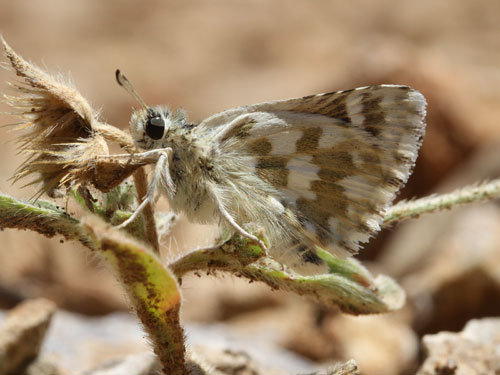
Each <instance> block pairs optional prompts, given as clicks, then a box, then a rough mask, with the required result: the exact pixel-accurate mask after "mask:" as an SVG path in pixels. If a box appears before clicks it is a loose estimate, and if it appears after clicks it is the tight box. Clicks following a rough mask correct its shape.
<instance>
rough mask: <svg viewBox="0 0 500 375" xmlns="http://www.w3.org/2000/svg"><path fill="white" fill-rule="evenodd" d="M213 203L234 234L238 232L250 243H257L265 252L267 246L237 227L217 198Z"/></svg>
mask: <svg viewBox="0 0 500 375" xmlns="http://www.w3.org/2000/svg"><path fill="white" fill-rule="evenodd" d="M215 202H216V205H217V209H218V210H219V213H220V214H221V216H222V217H223V218H224V219H225V220H226V221H227V222H228V224H229V225H230V226H232V227H233V229H234V230H236V232H238V233H239V234H240V235H241V236H243V237H246V238H248V239H250V240H252V241H255V242H257V243H258V244H259V246H260V247H261V248H262V249H263V250H264V251H267V246H266V244H265V243H264V242H263V241H261V240H260V239H258V238H257V237H256V236H254V235H253V234H250V233H248V232H247V231H246V230H245V229H243V228H242V227H240V226H239V225H238V223H237V222H236V221H235V220H234V218H233V217H232V216H231V215H230V214H229V212H227V210H226V209H225V208H224V206H223V205H222V203H221V202H220V201H219V200H218V199H217V198H215Z"/></svg>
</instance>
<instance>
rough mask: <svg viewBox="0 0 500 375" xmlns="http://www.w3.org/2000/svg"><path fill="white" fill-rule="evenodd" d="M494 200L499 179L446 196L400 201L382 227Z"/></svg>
mask: <svg viewBox="0 0 500 375" xmlns="http://www.w3.org/2000/svg"><path fill="white" fill-rule="evenodd" d="M495 198H500V179H497V180H493V181H490V182H485V183H482V184H474V185H469V186H466V187H463V188H460V189H457V190H455V191H453V192H451V193H448V194H440V195H431V196H428V197H424V198H420V199H416V200H413V201H401V202H399V203H397V204H396V205H394V206H392V207H390V208H389V209H388V210H387V213H386V215H385V217H384V225H387V224H390V223H393V222H396V221H402V220H406V219H411V218H416V217H419V216H420V215H422V214H425V213H431V212H434V211H437V210H443V209H450V208H452V207H454V206H458V205H460V204H465V203H471V202H482V201H488V200H492V199H495Z"/></svg>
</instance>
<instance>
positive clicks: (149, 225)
mask: <svg viewBox="0 0 500 375" xmlns="http://www.w3.org/2000/svg"><path fill="white" fill-rule="evenodd" d="M134 183H135V188H136V190H137V197H138V201H139V202H141V201H142V200H143V199H144V198H145V197H146V194H147V192H148V180H147V178H146V172H145V171H144V168H139V169H138V170H137V171H135V173H134ZM142 215H143V217H144V226H145V230H146V236H147V239H148V242H149V243H150V245H151V246H152V247H153V249H154V251H155V253H156V254H157V255H159V254H160V242H159V240H158V231H157V230H156V221H155V215H154V209H153V206H152V205H151V203H149V204H147V205H146V207H144V210H143V211H142Z"/></svg>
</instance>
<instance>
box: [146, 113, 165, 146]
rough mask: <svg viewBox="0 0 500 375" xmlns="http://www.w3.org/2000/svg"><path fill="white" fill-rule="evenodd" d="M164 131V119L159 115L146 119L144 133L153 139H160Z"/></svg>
mask: <svg viewBox="0 0 500 375" xmlns="http://www.w3.org/2000/svg"><path fill="white" fill-rule="evenodd" d="M164 131H165V120H164V119H163V118H161V116H159V115H153V116H151V117H148V120H147V121H146V134H147V135H148V137H150V138H151V139H154V140H158V139H161V138H162V137H163V132H164Z"/></svg>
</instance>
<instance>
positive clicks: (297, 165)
mask: <svg viewBox="0 0 500 375" xmlns="http://www.w3.org/2000/svg"><path fill="white" fill-rule="evenodd" d="M311 162H312V156H307V155H301V156H300V157H294V158H292V159H290V161H289V162H288V164H287V166H286V167H287V169H288V170H289V174H288V188H287V190H289V191H290V192H291V193H292V195H294V196H295V197H296V198H300V197H302V198H306V199H310V200H314V199H316V193H315V192H313V191H312V190H311V182H312V181H315V180H318V179H319V177H318V171H319V168H318V167H317V166H316V165H314V164H312V163H311Z"/></svg>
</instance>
